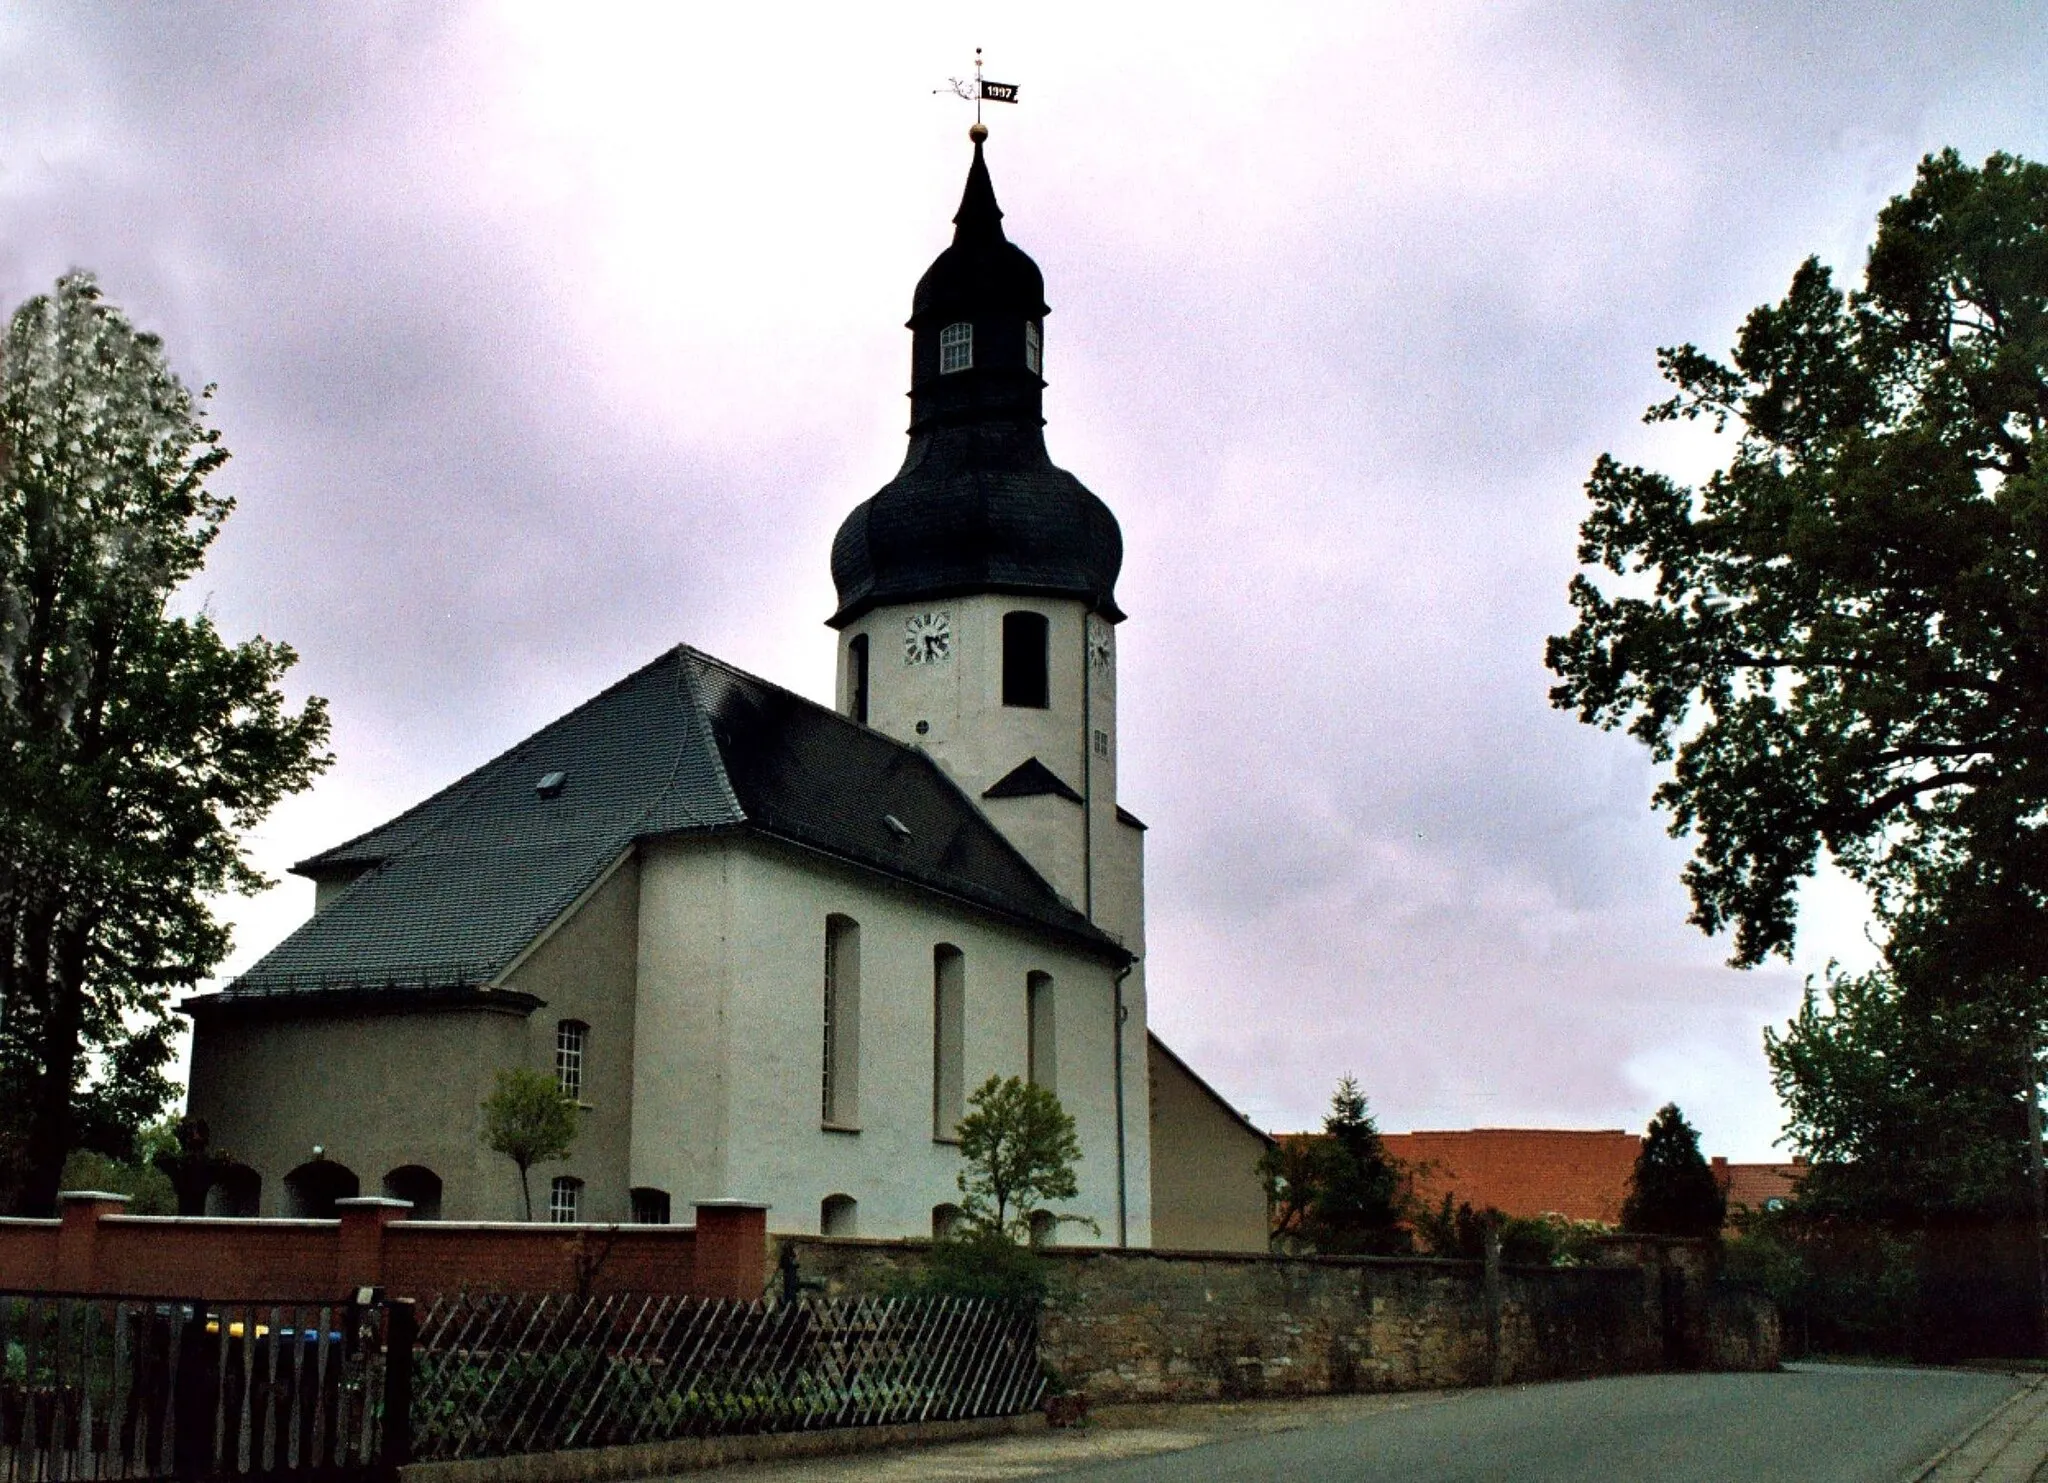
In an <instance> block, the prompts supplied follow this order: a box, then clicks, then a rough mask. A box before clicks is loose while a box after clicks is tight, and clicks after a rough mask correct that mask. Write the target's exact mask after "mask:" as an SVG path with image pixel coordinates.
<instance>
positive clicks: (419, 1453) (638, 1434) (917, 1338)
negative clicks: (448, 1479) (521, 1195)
mask: <svg viewBox="0 0 2048 1483" xmlns="http://www.w3.org/2000/svg"><path fill="white" fill-rule="evenodd" d="M412 1364H413V1371H412V1374H413V1404H412V1412H411V1420H412V1456H413V1457H415V1458H417V1459H420V1460H422V1461H426V1460H430V1459H449V1458H462V1457H489V1456H502V1455H506V1454H510V1453H518V1452H541V1451H554V1450H556V1449H560V1448H571V1447H605V1446H616V1445H620V1444H623V1443H630V1442H653V1441H668V1440H673V1439H676V1438H682V1437H708V1436H722V1435H730V1434H733V1433H741V1432H781V1431H807V1430H813V1429H817V1428H821V1427H832V1426H879V1425H884V1424H888V1423H892V1422H903V1421H937V1420H957V1419H962V1418H966V1417H975V1416H1007V1415H1016V1414H1018V1413H1020V1412H1024V1411H1029V1410H1031V1409H1033V1408H1034V1407H1035V1406H1037V1404H1038V1402H1039V1399H1040V1397H1041V1396H1042V1395H1043V1394H1044V1390H1045V1378H1044V1375H1043V1373H1042V1371H1041V1370H1040V1367H1039V1363H1038V1316H1037V1313H1036V1311H1035V1310H1034V1309H1032V1308H1030V1307H1028V1306H1019V1305H1016V1304H1010V1303H1003V1302H998V1301H993V1300H988V1299H966V1298H854V1299H804V1300H802V1301H799V1302H794V1303H780V1304H772V1303H743V1302H733V1301H722V1300H717V1299H705V1298H683V1297H662V1296H650V1295H647V1294H611V1295H608V1296H604V1297H594V1298H575V1297H568V1296H560V1295H550V1296H544V1297H505V1296H470V1295H458V1296H452V1297H444V1298H441V1299H439V1300H437V1301H435V1302H434V1303H432V1304H429V1305H427V1306H425V1308H424V1309H423V1311H422V1313H421V1315H420V1320H419V1337H418V1340H417V1344H416V1347H415V1348H414V1350H413V1355H412Z"/></svg>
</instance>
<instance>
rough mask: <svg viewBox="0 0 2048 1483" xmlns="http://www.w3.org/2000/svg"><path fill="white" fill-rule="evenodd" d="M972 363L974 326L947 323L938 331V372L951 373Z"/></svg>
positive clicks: (962, 369)
mask: <svg viewBox="0 0 2048 1483" xmlns="http://www.w3.org/2000/svg"><path fill="white" fill-rule="evenodd" d="M973 365H974V326H973V325H971V324H949V325H947V326H946V327H945V328H944V329H943V330H940V331H939V374H940V375H941V376H948V375H951V374H952V373H953V372H955V371H965V370H968V369H970V368H971V367H972V366H973Z"/></svg>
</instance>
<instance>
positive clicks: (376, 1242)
mask: <svg viewBox="0 0 2048 1483" xmlns="http://www.w3.org/2000/svg"><path fill="white" fill-rule="evenodd" d="M120 1208H121V1207H120V1205H118V1204H116V1203H100V1202H90V1201H73V1202H67V1204H66V1206H65V1218H64V1220H63V1221H61V1222H59V1221H54V1220H48V1221H45V1220H34V1221H30V1220H8V1221H0V1289H14V1290H24V1291H31V1292H33V1291H72V1292H101V1293H109V1294H115V1293H130V1294H136V1295H151V1294H161V1295H164V1296H176V1297H194V1298H211V1299H216V1300H219V1301H235V1300H250V1299H264V1298H275V1299H278V1300H280V1301H285V1300H293V1299H297V1300H322V1299H330V1298H338V1297H342V1296H345V1295H347V1294H348V1293H349V1292H350V1291H352V1290H353V1289H354V1288H356V1287H358V1286H379V1287H382V1288H384V1289H385V1291H386V1292H388V1293H389V1294H391V1295H392V1296H394V1297H423V1296H428V1295H431V1294H434V1293H442V1292H455V1291H460V1290H465V1289H466V1290H468V1291H470V1292H573V1291H577V1290H578V1289H584V1290H588V1291H590V1292H598V1293H602V1292H649V1293H686V1294H693V1295H699V1296H704V1297H746V1298H758V1297H760V1296H761V1290H762V1286H763V1283H764V1281H765V1279H766V1272H767V1258H766V1250H767V1247H766V1235H765V1231H764V1229H763V1224H764V1222H763V1218H762V1214H761V1212H760V1211H759V1210H757V1209H756V1210H749V1209H738V1210H734V1209H707V1210H706V1211H704V1212H703V1214H702V1216H701V1218H700V1219H701V1224H702V1229H701V1230H700V1229H699V1228H697V1227H692V1226H563V1225H496V1224H457V1223H454V1222H446V1223H444V1222H440V1221H420V1222H414V1223H409V1222H407V1221H405V1220H404V1219H402V1218H401V1217H402V1216H403V1214H404V1212H403V1211H402V1210H398V1209H394V1208H391V1207H372V1208H367V1209H356V1210H351V1211H349V1212H348V1215H347V1217H346V1218H345V1219H344V1220H340V1221H335V1220H206V1219H196V1218H171V1217H164V1216H130V1215H122V1214H120V1213H119V1211H120Z"/></svg>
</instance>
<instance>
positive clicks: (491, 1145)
mask: <svg viewBox="0 0 2048 1483" xmlns="http://www.w3.org/2000/svg"><path fill="white" fill-rule="evenodd" d="M483 1109H484V1125H483V1140H484V1147H486V1148H488V1149H490V1150H491V1152H493V1153H501V1154H503V1155H505V1157H506V1158H508V1159H510V1160H511V1161H512V1162H513V1163H514V1164H515V1165H517V1166H518V1169H519V1198H520V1200H521V1202H522V1203H523V1204H524V1205H525V1207H526V1218H527V1219H528V1220H532V1219H533V1190H532V1188H531V1186H530V1184H529V1182H528V1180H527V1177H526V1175H527V1171H528V1170H529V1169H531V1168H532V1167H533V1166H534V1165H535V1164H545V1163H551V1162H553V1161H555V1160H557V1159H565V1158H567V1157H568V1156H569V1149H570V1148H571V1147H572V1146H573V1145H574V1144H575V1142H576V1132H577V1117H578V1112H579V1109H578V1108H577V1106H576V1101H575V1099H574V1098H573V1097H570V1096H568V1095H567V1094H566V1093H564V1092H563V1090H562V1088H561V1086H560V1085H559V1084H558V1083H557V1082H556V1081H555V1079H554V1077H552V1076H550V1075H548V1074H547V1073H546V1072H545V1071H535V1070H533V1069H532V1068H531V1067H528V1066H516V1067H513V1068H512V1069H510V1070H507V1071H500V1072H499V1073H498V1074H497V1077H496V1078H495V1080H494V1081H493V1083H492V1086H491V1094H490V1095H489V1096H488V1097H486V1098H484V1100H483Z"/></svg>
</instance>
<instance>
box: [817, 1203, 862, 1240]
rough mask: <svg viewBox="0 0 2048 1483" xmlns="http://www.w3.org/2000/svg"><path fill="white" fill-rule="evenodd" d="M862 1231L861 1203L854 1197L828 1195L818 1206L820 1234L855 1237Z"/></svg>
mask: <svg viewBox="0 0 2048 1483" xmlns="http://www.w3.org/2000/svg"><path fill="white" fill-rule="evenodd" d="M859 1229H860V1201H858V1200H856V1199H854V1197H853V1196H852V1195H827V1196H825V1198H824V1200H823V1201H821V1202H820V1203H819V1205H818V1233H819V1234H820V1235H823V1236H853V1235H858V1234H859Z"/></svg>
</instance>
